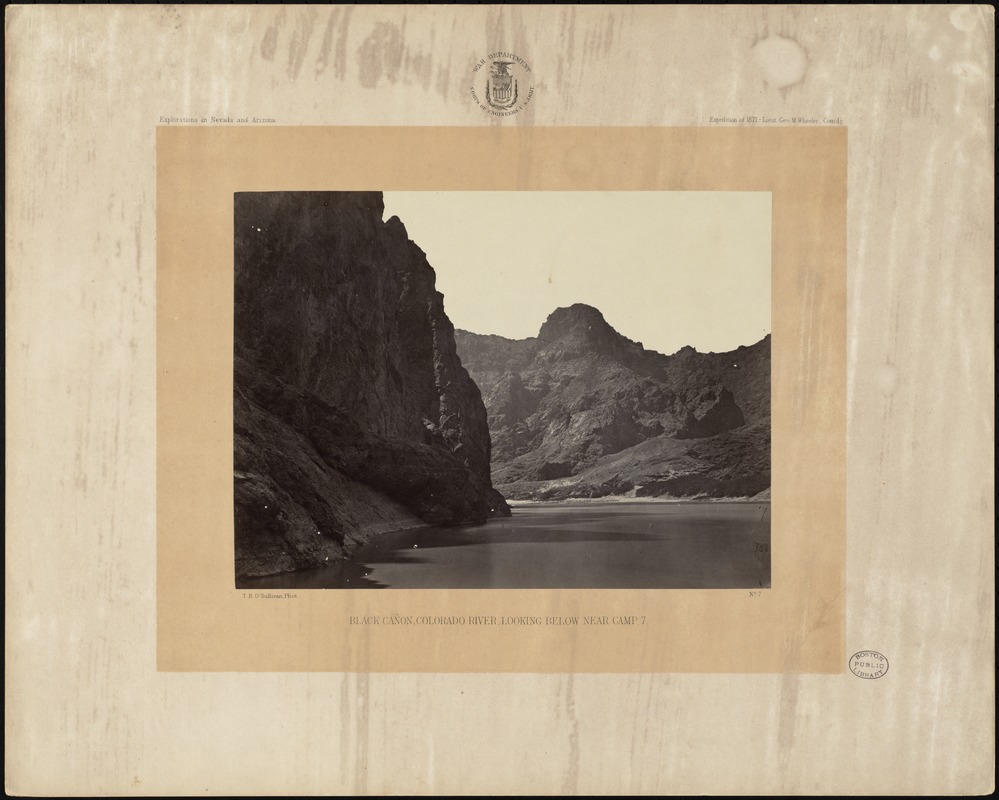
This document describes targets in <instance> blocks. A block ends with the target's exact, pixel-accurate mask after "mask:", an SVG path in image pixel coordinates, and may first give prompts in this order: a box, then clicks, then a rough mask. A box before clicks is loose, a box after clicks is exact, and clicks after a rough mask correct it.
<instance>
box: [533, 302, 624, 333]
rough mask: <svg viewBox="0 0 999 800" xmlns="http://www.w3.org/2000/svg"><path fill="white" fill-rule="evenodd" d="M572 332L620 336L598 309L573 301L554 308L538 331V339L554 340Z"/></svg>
mask: <svg viewBox="0 0 999 800" xmlns="http://www.w3.org/2000/svg"><path fill="white" fill-rule="evenodd" d="M574 332H579V333H584V334H590V335H591V336H594V335H595V336H597V337H602V336H607V335H614V336H620V334H619V333H618V332H617V331H616V330H614V328H612V327H611V326H610V324H608V322H607V320H605V319H604V315H603V314H601V313H600V311H599V310H598V309H596V308H594V307H593V306H588V305H586V304H585V303H574V304H573V305H571V306H568V307H566V308H556V309H555V310H554V311H553V312H552V313H551V314H549V315H548V319H546V320H545V322H544V324H543V325H542V326H541V330H540V331H539V332H538V339H540V340H541V341H542V342H554V341H556V340H557V339H561V338H562V337H563V336H565V335H566V334H569V333H574Z"/></svg>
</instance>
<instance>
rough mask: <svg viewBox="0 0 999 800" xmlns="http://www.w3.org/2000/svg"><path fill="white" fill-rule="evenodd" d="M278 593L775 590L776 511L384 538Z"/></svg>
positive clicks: (640, 516) (537, 519)
mask: <svg viewBox="0 0 999 800" xmlns="http://www.w3.org/2000/svg"><path fill="white" fill-rule="evenodd" d="M241 585H243V586H245V587H252V588H275V589H385V588H388V589H735V588H752V589H755V588H759V587H768V586H770V503H769V502H706V503H698V502H691V503H662V502H661V503H649V502H635V503H629V502H620V501H617V502H599V501H593V502H584V503H567V504H554V503H553V504H540V503H539V504H528V505H522V506H517V507H515V508H514V510H513V516H512V517H510V518H507V519H494V520H490V521H489V522H487V523H486V524H484V525H474V526H464V527H458V528H438V527H427V528H416V529H413V530H408V531H398V532H394V533H384V534H381V535H379V536H375V537H374V538H373V539H372V540H371V541H369V542H368V543H367V544H366V545H364V546H363V547H360V548H358V549H357V550H355V551H354V552H353V554H352V557H351V559H350V560H349V561H345V562H341V563H338V564H335V565H333V566H329V567H322V568H320V569H314V570H305V571H301V572H293V573H288V574H285V575H278V576H274V577H270V578H260V579H257V580H253V581H247V582H246V583H245V584H241Z"/></svg>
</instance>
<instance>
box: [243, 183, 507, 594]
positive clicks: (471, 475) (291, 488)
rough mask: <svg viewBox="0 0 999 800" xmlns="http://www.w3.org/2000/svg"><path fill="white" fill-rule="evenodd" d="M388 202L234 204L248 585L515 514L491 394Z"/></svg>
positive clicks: (290, 199) (346, 195) (283, 196)
mask: <svg viewBox="0 0 999 800" xmlns="http://www.w3.org/2000/svg"><path fill="white" fill-rule="evenodd" d="M383 211H384V208H383V203H382V197H381V194H380V193H378V192H273V193H262V192H261V193H238V194H236V196H235V216H234V225H235V319H234V342H235V352H234V367H235V369H234V402H235V405H234V434H235V439H234V472H235V486H234V499H235V553H236V575H237V580H239V579H240V578H244V577H252V576H260V575H267V574H274V573H278V572H285V571H290V570H294V569H302V568H306V567H313V566H319V565H322V564H326V563H328V562H330V561H335V560H337V559H339V558H342V557H343V556H344V555H345V554H346V553H347V552H348V551H349V550H350V548H351V547H352V546H353V545H354V544H355V543H357V542H361V541H364V540H365V539H366V538H367V537H369V536H370V535H372V534H373V533H375V532H378V531H383V530H389V529H393V528H400V527H406V526H414V525H419V524H425V523H433V524H463V523H476V522H483V521H485V519H486V518H487V517H488V516H490V515H494V514H508V513H509V509H508V508H507V506H506V503H505V502H504V501H503V498H502V496H501V495H500V494H499V493H498V492H496V491H495V490H494V489H493V488H492V485H491V482H490V439H489V431H488V427H487V420H486V410H485V407H484V405H483V401H482V397H481V395H480V392H479V389H478V388H477V387H476V385H475V383H474V382H473V381H472V380H471V378H470V377H469V375H468V373H467V372H466V371H465V369H464V368H463V367H462V365H461V362H460V361H459V359H458V356H457V354H456V351H455V340H454V328H453V326H452V325H451V322H450V321H449V320H448V317H447V315H446V314H445V313H444V298H443V296H442V295H441V294H440V293H439V292H438V291H436V288H435V275H434V271H433V269H432V268H431V267H430V265H429V264H428V263H427V260H426V257H425V255H424V253H423V252H422V251H421V250H420V248H419V247H418V246H417V245H416V244H414V243H413V242H411V241H410V240H409V237H408V235H407V233H406V229H405V227H404V226H403V224H402V222H400V221H399V219H398V218H395V217H393V218H392V219H390V220H388V221H383V220H382V216H383Z"/></svg>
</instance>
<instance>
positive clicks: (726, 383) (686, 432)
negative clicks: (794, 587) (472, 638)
mask: <svg viewBox="0 0 999 800" xmlns="http://www.w3.org/2000/svg"><path fill="white" fill-rule="evenodd" d="M455 335H456V341H457V345H458V353H459V355H460V357H461V360H462V363H463V364H464V365H465V367H466V368H467V369H468V371H469V373H470V374H471V376H472V378H473V379H474V380H475V381H476V383H477V384H478V385H479V388H480V389H481V391H482V395H483V399H484V400H485V404H486V408H487V410H488V419H489V427H490V431H491V434H492V447H493V449H492V462H493V479H494V480H495V481H496V484H497V486H498V488H499V489H500V490H501V491H502V492H503V493H504V495H505V496H507V497H510V498H515V499H565V498H570V497H600V496H605V495H613V494H632V495H637V496H647V495H668V496H676V497H690V496H698V495H707V496H714V497H734V496H755V495H757V494H759V493H760V492H763V491H765V490H766V489H768V487H769V485H770V337H769V336H766V337H764V339H762V340H761V341H760V342H758V343H756V344H754V345H752V346H748V347H740V348H738V349H737V350H734V351H732V352H729V353H698V352H697V351H696V350H694V349H693V348H691V347H684V348H682V349H681V350H680V351H678V352H677V353H675V354H673V355H663V354H661V353H657V352H655V351H652V350H646V349H645V348H644V347H643V345H642V344H641V343H640V342H635V341H632V340H631V339H628V338H627V337H625V336H623V335H621V334H620V333H618V332H617V331H616V330H615V329H614V328H613V327H612V326H611V325H610V324H609V323H608V322H607V321H606V320H605V319H604V317H603V315H602V314H601V313H600V311H598V310H597V309H595V308H593V307H592V306H587V305H583V304H576V305H573V306H570V307H568V308H559V309H556V310H555V311H554V312H553V313H552V314H551V315H550V316H549V317H548V319H547V320H546V321H545V322H544V324H543V325H542V326H541V329H540V331H539V333H538V336H537V337H535V338H531V339H523V340H511V339H504V338H503V337H499V336H488V335H481V334H475V333H470V332H468V331H461V330H459V331H456V334H455Z"/></svg>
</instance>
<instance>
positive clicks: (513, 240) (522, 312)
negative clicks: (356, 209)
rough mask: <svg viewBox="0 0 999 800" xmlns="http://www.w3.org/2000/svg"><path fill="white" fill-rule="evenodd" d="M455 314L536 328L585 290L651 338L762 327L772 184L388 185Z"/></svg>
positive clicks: (752, 332)
mask: <svg viewBox="0 0 999 800" xmlns="http://www.w3.org/2000/svg"><path fill="white" fill-rule="evenodd" d="M391 216H398V217H399V219H401V220H402V221H403V223H404V224H405V225H406V230H407V231H408V232H409V238H410V239H412V240H413V241H414V242H416V244H417V245H419V246H420V248H421V249H422V250H423V251H424V252H425V253H426V254H427V260H428V261H429V262H430V265H431V266H432V267H433V268H434V270H435V271H436V272H437V289H438V291H440V292H442V293H443V294H444V308H445V310H446V311H447V315H448V316H449V317H450V318H451V322H453V323H454V326H455V327H456V328H464V329H465V330H469V331H474V332H475V333H495V334H499V335H500V336H506V337H507V338H510V339H525V338H527V337H530V336H537V334H538V329H539V328H540V327H541V324H542V323H543V322H544V321H545V319H546V318H547V317H548V315H549V314H550V313H551V312H552V311H554V310H555V309H556V308H558V307H560V306H569V305H572V304H573V303H586V304H588V305H591V306H594V307H596V308H598V309H600V311H601V312H603V315H604V318H605V319H606V320H607V321H608V322H609V323H610V324H611V325H612V326H613V327H614V328H615V329H616V330H617V331H618V332H619V333H621V334H623V335H625V336H627V337H628V338H629V339H634V340H635V341H639V342H642V344H644V345H645V347H646V348H647V349H650V350H657V351H659V352H660V353H667V354H669V353H675V352H676V351H677V350H679V349H680V348H681V347H683V346H684V345H688V344H689V345H692V346H693V347H695V348H696V349H697V350H699V351H701V352H722V351H727V350H734V349H735V348H736V347H738V346H739V345H744V344H745V345H748V344H753V343H754V342H758V341H759V340H760V339H762V338H763V336H764V335H766V334H767V333H769V332H770V193H769V192H385V219H388V218H389V217H391Z"/></svg>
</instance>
